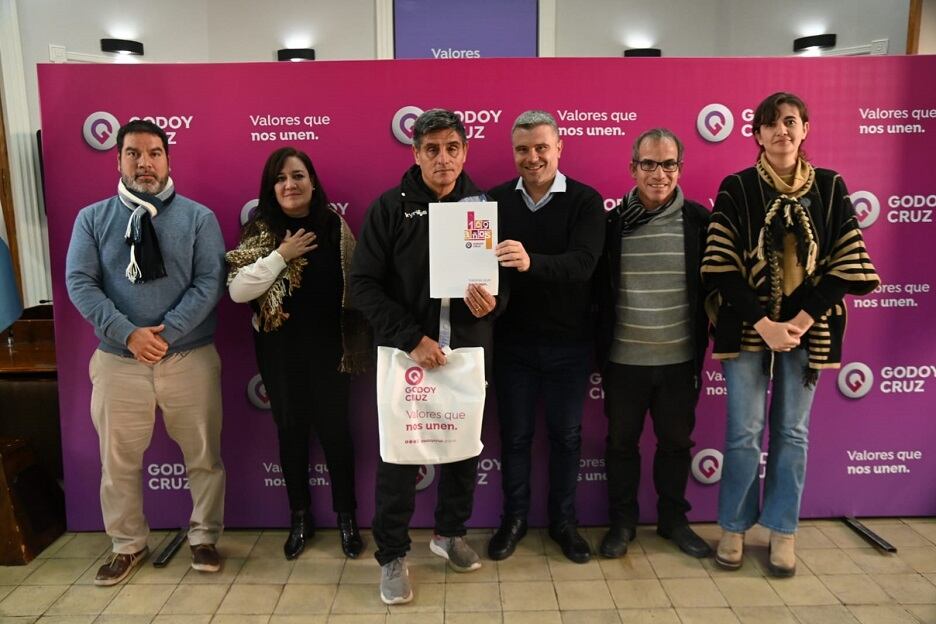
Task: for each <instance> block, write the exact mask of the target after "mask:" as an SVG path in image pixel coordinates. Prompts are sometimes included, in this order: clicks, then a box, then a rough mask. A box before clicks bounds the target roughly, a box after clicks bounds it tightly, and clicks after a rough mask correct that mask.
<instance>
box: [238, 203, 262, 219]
mask: <svg viewBox="0 0 936 624" xmlns="http://www.w3.org/2000/svg"><path fill="white" fill-rule="evenodd" d="M259 205H260V200H259V199H251V200H250V201H249V202H247V203H246V204H244V207H243V208H241V211H240V224H241V225H247V222H248V221H249V220H250V217H251V215H252V214H253V211H254V210H256V208H257V206H259Z"/></svg>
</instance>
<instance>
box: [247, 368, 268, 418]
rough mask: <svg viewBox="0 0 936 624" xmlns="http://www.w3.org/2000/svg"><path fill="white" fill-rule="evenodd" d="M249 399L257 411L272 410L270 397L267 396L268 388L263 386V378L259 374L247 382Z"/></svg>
mask: <svg viewBox="0 0 936 624" xmlns="http://www.w3.org/2000/svg"><path fill="white" fill-rule="evenodd" d="M247 399H248V400H249V401H250V403H251V404H252V405H253V406H254V407H256V408H257V409H262V410H268V409H270V397H269V395H267V391H266V386H264V385H263V378H262V377H260V373H257V374H256V375H254V376H253V377H251V378H250V381H248V382H247Z"/></svg>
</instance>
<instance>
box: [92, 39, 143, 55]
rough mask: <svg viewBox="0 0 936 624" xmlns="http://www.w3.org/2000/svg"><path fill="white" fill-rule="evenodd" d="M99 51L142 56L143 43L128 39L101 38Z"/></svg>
mask: <svg viewBox="0 0 936 624" xmlns="http://www.w3.org/2000/svg"><path fill="white" fill-rule="evenodd" d="M101 52H112V53H114V54H133V55H134V56H143V44H142V43H140V42H139V41H132V40H130V39H101Z"/></svg>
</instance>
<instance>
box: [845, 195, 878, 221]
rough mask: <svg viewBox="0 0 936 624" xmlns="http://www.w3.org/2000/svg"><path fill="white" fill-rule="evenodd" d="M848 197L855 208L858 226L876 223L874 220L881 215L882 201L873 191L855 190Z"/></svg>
mask: <svg viewBox="0 0 936 624" xmlns="http://www.w3.org/2000/svg"><path fill="white" fill-rule="evenodd" d="M848 198H849V199H850V200H851V203H852V207H853V208H854V209H855V216H856V217H857V218H858V227H860V228H862V229H864V228H866V227H870V226H872V225H874V222H875V221H877V218H878V217H879V216H880V215H881V202H879V201H878V198H877V197H876V196H875V195H874V193H872V192H871V191H855V192H854V193H852V194H851V195H849V196H848Z"/></svg>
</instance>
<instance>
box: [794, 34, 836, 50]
mask: <svg viewBox="0 0 936 624" xmlns="http://www.w3.org/2000/svg"><path fill="white" fill-rule="evenodd" d="M835 39H836V36H835V33H829V34H825V35H813V36H812V37H800V38H799V39H794V40H793V51H794V52H806V51H807V50H827V49H829V48H834V47H835Z"/></svg>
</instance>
